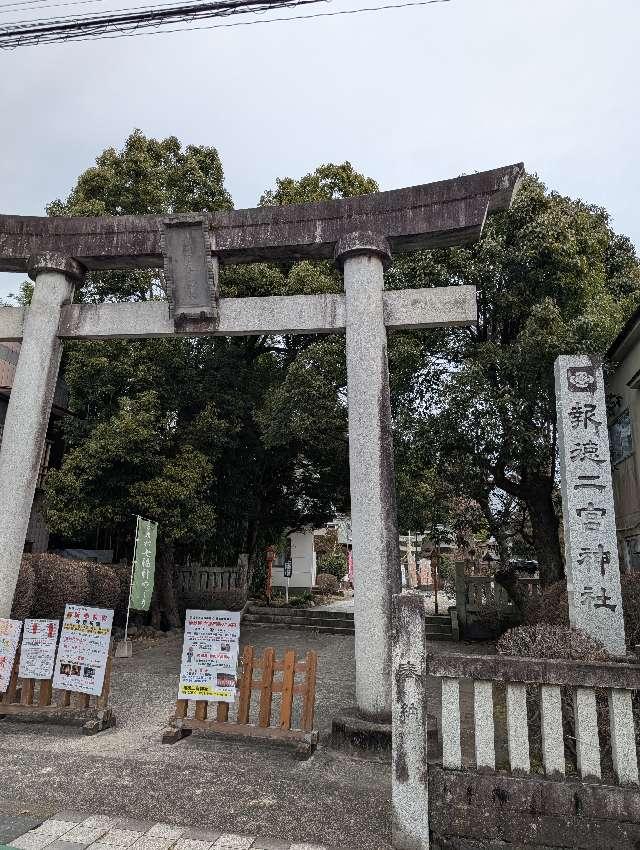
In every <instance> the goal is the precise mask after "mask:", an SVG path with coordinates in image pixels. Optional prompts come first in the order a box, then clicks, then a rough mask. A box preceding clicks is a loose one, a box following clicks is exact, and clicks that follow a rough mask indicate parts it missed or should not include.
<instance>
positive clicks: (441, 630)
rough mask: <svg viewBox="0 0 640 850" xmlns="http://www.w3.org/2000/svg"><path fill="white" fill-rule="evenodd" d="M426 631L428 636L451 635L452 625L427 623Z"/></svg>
mask: <svg viewBox="0 0 640 850" xmlns="http://www.w3.org/2000/svg"><path fill="white" fill-rule="evenodd" d="M424 630H425V632H426V633H427V634H435V635H450V634H451V623H425V626H424Z"/></svg>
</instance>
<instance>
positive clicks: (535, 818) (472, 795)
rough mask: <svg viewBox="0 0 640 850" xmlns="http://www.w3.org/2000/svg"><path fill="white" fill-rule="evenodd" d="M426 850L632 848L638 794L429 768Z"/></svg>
mask: <svg viewBox="0 0 640 850" xmlns="http://www.w3.org/2000/svg"><path fill="white" fill-rule="evenodd" d="M429 809H430V826H431V842H432V844H431V847H432V850H494V848H495V850H498V848H501V850H508V848H514V850H515V848H531V850H559V848H585V850H586V848H589V850H605V848H606V850H638V848H640V792H639V791H638V789H637V788H621V787H616V786H611V785H600V784H596V783H593V784H587V783H584V782H579V781H557V780H549V779H543V778H516V777H513V776H507V775H500V774H489V773H485V774H483V773H478V772H476V771H459V770H444V769H443V768H441V767H438V766H436V765H429Z"/></svg>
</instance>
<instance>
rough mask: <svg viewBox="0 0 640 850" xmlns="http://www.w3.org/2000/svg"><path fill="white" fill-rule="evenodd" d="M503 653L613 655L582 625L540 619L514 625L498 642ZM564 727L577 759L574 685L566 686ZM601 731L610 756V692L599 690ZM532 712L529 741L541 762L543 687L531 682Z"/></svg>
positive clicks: (596, 658)
mask: <svg viewBox="0 0 640 850" xmlns="http://www.w3.org/2000/svg"><path fill="white" fill-rule="evenodd" d="M496 649H497V651H498V653H499V654H500V655H516V656H519V657H521V658H560V659H566V660H569V661H582V662H585V661H586V662H602V661H610V660H611V657H610V656H609V653H608V652H607V650H606V649H605V648H604V646H603V645H602V644H601V643H600V642H599V641H597V640H595V639H594V638H592V637H591V636H590V635H588V634H586V633H585V632H583V631H581V630H580V629H573V628H571V627H570V626H562V625H552V624H551V623H538V624H537V625H533V626H518V627H516V628H515V629H510V630H509V631H508V632H505V634H504V635H503V636H502V637H501V638H500V640H499V641H498V643H497V644H496ZM561 694H562V728H563V734H564V741H565V747H566V751H567V752H568V753H569V755H570V756H571V759H572V760H573V761H574V762H575V759H576V727H575V713H574V699H575V694H574V688H572V687H562V688H561ZM596 700H597V711H598V732H599V738H600V746H601V748H602V752H603V754H606V758H607V759H609V758H610V750H611V739H610V731H609V709H608V706H607V699H606V694H604V693H602V692H596ZM527 704H528V715H529V723H528V726H529V743H530V747H531V751H532V757H533V760H534V762H540V754H541V747H542V737H541V717H540V691H539V688H538V687H537V686H535V685H528V686H527Z"/></svg>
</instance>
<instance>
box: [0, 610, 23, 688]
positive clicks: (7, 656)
mask: <svg viewBox="0 0 640 850" xmlns="http://www.w3.org/2000/svg"><path fill="white" fill-rule="evenodd" d="M21 631H22V623H21V621H20V620H6V619H4V618H0V694H4V693H6V691H7V688H8V687H9V682H10V681H11V671H12V670H13V662H14V661H15V660H16V651H17V649H18V644H19V643H20V632H21Z"/></svg>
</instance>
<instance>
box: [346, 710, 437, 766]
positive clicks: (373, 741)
mask: <svg viewBox="0 0 640 850" xmlns="http://www.w3.org/2000/svg"><path fill="white" fill-rule="evenodd" d="M428 729H429V731H428V733H427V740H428V741H429V742H431V740H432V739H433V740H434V741H436V740H437V733H436V731H435V729H436V723H435V718H433V717H429V725H428ZM330 743H331V746H332V747H333V748H334V749H336V750H343V751H345V752H348V753H352V754H356V755H358V754H359V755H364V756H366V755H378V756H381V757H383V758H386V759H391V723H376V722H374V721H372V720H365V719H364V718H362V717H360V715H359V714H358V710H357V709H356V708H345V709H343V711H341V712H340V714H337V715H336V716H335V717H334V718H333V721H332V724H331V741H330Z"/></svg>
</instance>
